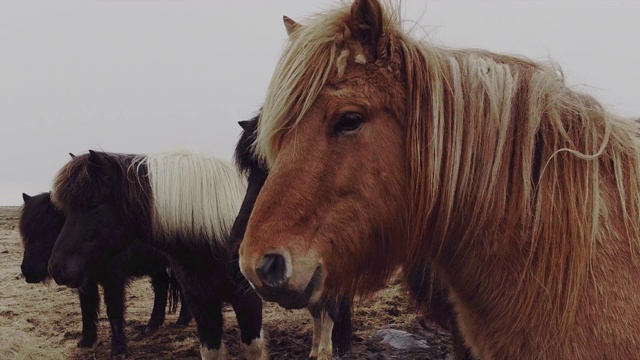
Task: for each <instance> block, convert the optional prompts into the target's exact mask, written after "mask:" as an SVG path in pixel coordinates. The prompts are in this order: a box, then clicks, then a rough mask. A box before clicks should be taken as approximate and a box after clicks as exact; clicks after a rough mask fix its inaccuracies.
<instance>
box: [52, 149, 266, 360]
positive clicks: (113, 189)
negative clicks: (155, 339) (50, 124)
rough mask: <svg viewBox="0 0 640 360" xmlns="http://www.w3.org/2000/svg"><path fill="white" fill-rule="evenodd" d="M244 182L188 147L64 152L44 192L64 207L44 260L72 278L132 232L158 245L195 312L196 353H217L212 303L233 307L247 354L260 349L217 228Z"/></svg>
mask: <svg viewBox="0 0 640 360" xmlns="http://www.w3.org/2000/svg"><path fill="white" fill-rule="evenodd" d="M244 189H245V185H244V183H243V182H242V179H241V178H240V177H239V175H238V174H237V172H236V171H235V169H233V167H231V166H230V165H226V164H225V163H224V162H222V161H220V160H218V159H215V158H210V157H204V156H196V155H192V154H178V153H176V154H158V155H148V156H144V157H142V156H136V155H123V154H110V153H99V152H93V151H90V152H89V154H85V155H81V156H77V157H75V158H74V159H72V160H71V161H70V162H69V163H68V164H67V165H66V166H65V167H63V169H61V171H60V172H59V174H58V177H57V179H56V184H55V186H54V190H53V193H52V197H53V201H54V203H55V204H56V206H58V207H60V208H61V209H63V211H64V212H65V214H66V216H67V220H66V222H65V225H64V228H63V230H62V232H61V234H60V236H59V238H58V241H57V243H56V246H55V248H54V251H53V256H52V259H51V261H50V262H49V267H50V269H51V272H52V275H53V276H54V278H56V280H57V281H58V280H60V281H63V282H68V283H74V282H76V281H77V280H76V278H77V277H78V273H79V269H83V268H85V267H88V266H90V262H88V261H87V259H92V258H94V257H98V258H104V257H108V256H110V255H109V254H112V253H113V252H114V251H117V249H119V248H121V247H123V246H126V245H127V244H129V243H131V241H132V239H133V238H134V237H135V238H139V239H140V240H141V241H144V242H145V243H146V244H148V245H150V246H152V247H154V248H156V249H158V250H160V251H162V252H163V253H165V254H167V257H168V258H169V262H170V265H171V269H172V271H173V273H174V274H175V276H176V278H177V279H178V282H179V283H180V285H181V288H182V291H183V294H184V300H185V302H186V303H187V305H188V306H189V309H190V310H191V312H192V314H193V317H194V318H195V320H196V325H197V328H198V336H199V338H200V344H201V356H202V358H203V359H207V360H208V359H222V358H225V356H226V355H225V350H224V344H223V343H222V303H223V302H229V303H231V305H232V306H233V308H234V311H235V313H236V318H237V320H238V323H239V325H240V330H241V338H242V342H243V344H244V345H245V353H246V356H247V358H249V359H263V358H264V357H266V349H265V348H264V344H263V339H262V334H261V326H262V302H261V300H260V298H259V297H258V295H257V294H256V293H255V292H253V291H252V290H250V289H244V288H240V287H239V286H238V285H237V284H236V283H235V282H234V279H233V278H232V275H230V274H229V273H227V267H226V260H227V248H226V246H227V245H226V238H227V237H228V232H229V230H230V228H231V225H232V222H233V218H234V215H235V213H236V212H237V211H238V208H239V205H240V201H241V199H242V197H241V196H242V194H243V191H244Z"/></svg>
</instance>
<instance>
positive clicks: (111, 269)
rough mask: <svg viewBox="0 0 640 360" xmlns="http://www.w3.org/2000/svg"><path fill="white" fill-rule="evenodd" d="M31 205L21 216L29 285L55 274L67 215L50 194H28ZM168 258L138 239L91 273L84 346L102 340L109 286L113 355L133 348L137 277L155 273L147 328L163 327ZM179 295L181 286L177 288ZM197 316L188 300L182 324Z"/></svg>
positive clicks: (84, 304)
mask: <svg viewBox="0 0 640 360" xmlns="http://www.w3.org/2000/svg"><path fill="white" fill-rule="evenodd" d="M23 198H24V201H25V204H24V206H23V208H22V212H21V216H20V233H21V235H22V239H23V245H24V257H23V260H22V265H21V269H22V273H23V274H24V276H25V279H26V281H27V282H29V283H38V282H42V281H45V280H46V279H47V278H48V277H49V273H48V272H47V263H48V262H49V259H50V257H51V253H52V251H53V247H54V244H55V241H56V238H57V237H58V234H59V233H60V231H61V230H62V227H63V226H64V221H65V216H64V214H62V213H61V212H59V211H58V210H56V209H55V208H54V206H53V204H52V203H51V198H50V194H49V193H42V194H39V195H36V196H33V197H31V196H28V195H26V194H23ZM168 265H169V262H168V260H167V259H166V257H165V256H164V255H162V254H160V253H159V252H158V251H157V250H155V249H153V248H151V247H149V246H148V245H145V244H143V243H140V242H139V241H135V242H133V243H132V244H131V245H130V246H129V247H127V248H126V249H125V250H124V251H122V252H121V253H120V254H118V255H117V256H116V257H114V258H113V259H112V260H111V261H109V262H108V263H106V264H105V265H104V266H102V267H101V268H100V269H98V270H97V271H94V272H91V273H90V274H88V275H87V277H86V280H85V282H84V284H83V285H82V286H81V287H80V288H79V289H78V296H79V298H80V309H81V313H82V338H81V340H80V341H79V342H78V346H79V347H90V346H93V344H94V343H95V341H96V338H97V328H96V325H97V321H98V310H99V304H100V296H99V293H98V285H102V286H103V288H104V302H105V305H106V307H107V317H108V318H109V323H110V325H111V349H112V355H114V356H120V355H124V354H126V352H127V347H126V337H125V333H124V310H125V289H126V287H127V284H128V283H129V281H130V279H131V278H132V277H140V276H145V275H149V276H150V277H151V284H152V286H153V292H154V303H153V311H152V312H151V318H150V319H149V322H148V323H147V331H154V330H156V329H158V328H159V327H160V326H161V325H162V323H163V322H164V319H165V309H166V306H167V294H168V292H170V288H171V287H176V286H177V284H173V285H172V280H171V279H170V276H169V275H168V274H167V266H168ZM175 290H177V292H178V293H179V288H178V289H175ZM171 293H172V298H171V300H172V301H170V302H173V303H174V304H175V303H176V301H177V297H178V296H177V294H176V291H173V290H171ZM190 319H191V315H190V313H189V311H188V310H187V308H186V307H185V305H184V303H183V304H182V308H181V311H180V316H179V319H178V323H179V324H182V325H187V324H188V323H189V321H190Z"/></svg>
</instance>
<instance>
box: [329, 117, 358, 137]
mask: <svg viewBox="0 0 640 360" xmlns="http://www.w3.org/2000/svg"><path fill="white" fill-rule="evenodd" d="M362 121H363V118H362V115H360V114H356V113H346V114H344V115H342V117H341V118H340V120H338V122H337V123H336V124H335V125H334V127H333V133H334V134H340V133H346V132H351V131H355V130H357V129H358V128H359V127H360V125H362Z"/></svg>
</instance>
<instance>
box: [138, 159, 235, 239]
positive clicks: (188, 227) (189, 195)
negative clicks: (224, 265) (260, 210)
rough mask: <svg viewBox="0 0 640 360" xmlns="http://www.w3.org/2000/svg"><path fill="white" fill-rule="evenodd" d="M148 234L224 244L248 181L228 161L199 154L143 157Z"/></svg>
mask: <svg viewBox="0 0 640 360" xmlns="http://www.w3.org/2000/svg"><path fill="white" fill-rule="evenodd" d="M142 162H143V163H145V164H146V165H147V168H148V172H149V182H150V184H151V190H152V192H153V220H152V221H153V224H152V226H153V232H154V234H158V235H160V236H161V237H162V238H175V237H180V239H181V240H182V241H189V240H193V241H205V242H207V244H213V243H214V242H217V243H218V244H220V245H224V242H225V241H226V239H227V238H228V236H229V232H230V231H231V227H232V226H233V222H234V220H235V217H236V216H237V214H238V212H239V211H240V206H241V205H242V201H243V199H244V195H245V193H246V189H247V185H246V182H245V180H244V178H243V177H241V175H240V174H239V173H238V171H237V170H236V168H235V167H234V166H233V165H232V164H231V163H229V162H227V161H224V160H221V159H218V158H215V157H211V156H206V155H202V154H192V153H189V152H171V153H162V154H153V155H147V156H146V157H144V158H143V159H142Z"/></svg>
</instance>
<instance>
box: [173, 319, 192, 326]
mask: <svg viewBox="0 0 640 360" xmlns="http://www.w3.org/2000/svg"><path fill="white" fill-rule="evenodd" d="M190 322H191V319H178V320H177V321H176V325H177V326H180V327H187V326H189V323H190Z"/></svg>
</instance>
